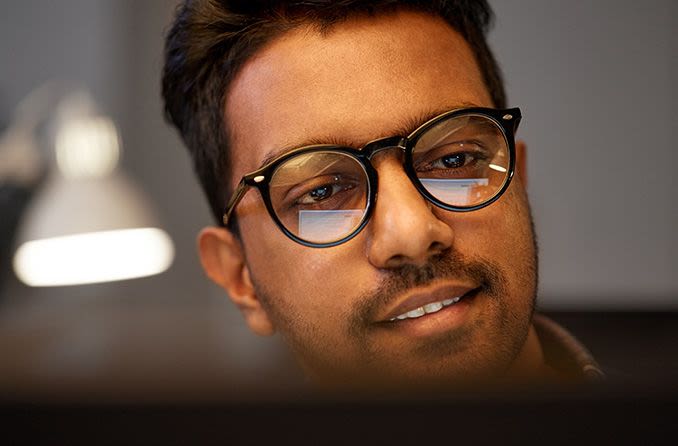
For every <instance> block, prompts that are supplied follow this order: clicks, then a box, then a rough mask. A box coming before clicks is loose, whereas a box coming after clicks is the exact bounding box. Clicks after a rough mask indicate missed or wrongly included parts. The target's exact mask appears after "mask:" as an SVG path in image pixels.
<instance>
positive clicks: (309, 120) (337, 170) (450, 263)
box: [163, 0, 602, 389]
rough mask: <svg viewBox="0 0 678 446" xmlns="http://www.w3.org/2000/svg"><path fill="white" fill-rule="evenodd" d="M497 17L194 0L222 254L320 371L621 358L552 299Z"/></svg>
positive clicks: (209, 259) (507, 371)
mask: <svg viewBox="0 0 678 446" xmlns="http://www.w3.org/2000/svg"><path fill="white" fill-rule="evenodd" d="M491 16H492V14H491V11H490V8H489V6H488V5H487V4H486V2H485V1H460V0H448V1H445V0H439V1H433V0H432V1H423V0H422V1H389V0H383V1H366V0H345V1H341V2H334V1H322V0H313V1H266V2H239V1H238V2H236V1H214V0H213V1H201V0H193V1H187V2H185V3H184V4H183V6H181V7H180V9H179V10H178V14H177V17H176V20H175V22H174V24H173V27H172V29H171V30H170V32H169V35H168V38H167V47H166V63H165V70H164V75H163V94H164V98H165V104H166V111H167V115H168V117H169V119H170V120H171V121H172V123H173V124H174V125H175V126H176V127H177V128H178V129H179V131H180V133H181V135H182V137H183V139H184V141H185V143H186V145H187V146H188V148H189V150H190V151H191V154H192V156H193V160H194V162H195V168H196V170H197V173H198V176H199V178H200V180H201V183H202V186H203V188H204V190H205V192H206V194H207V196H208V198H209V201H210V205H211V208H212V211H213V213H214V215H215V217H216V219H217V221H218V222H219V223H220V226H218V227H209V228H206V229H204V230H203V231H202V232H201V234H200V236H199V250H200V256H201V260H202V264H203V267H204V269H205V271H206V273H207V275H208V276H209V277H210V278H211V279H212V280H213V281H214V282H216V283H217V284H219V285H220V286H221V287H223V288H224V290H225V291H226V292H227V293H228V295H229V296H230V298H231V299H232V300H233V302H234V303H235V304H236V305H237V306H238V307H239V309H240V310H241V312H242V314H243V316H244V318H245V320H246V321H247V324H248V325H249V327H250V329H251V330H252V331H253V332H255V333H257V334H260V335H270V334H272V333H274V332H276V331H277V332H279V333H280V334H281V335H282V337H283V338H284V339H285V340H286V341H287V342H288V343H289V345H290V347H291V349H292V351H293V352H294V353H295V355H296V357H297V358H298V360H299V363H300V364H301V366H302V367H303V369H304V370H305V371H306V373H307V374H308V376H310V377H311V378H313V379H314V381H316V382H317V383H319V384H321V385H327V386H331V387H340V388H344V387H345V386H355V387H359V388H369V389H375V388H379V389H393V388H395V389H398V388H400V389H402V388H406V387H407V386H408V385H412V384H416V387H415V388H417V389H424V388H427V387H430V388H440V387H442V386H444V387H449V388H456V387H459V386H465V387H466V388H468V386H473V385H474V384H482V385H487V384H489V383H491V384H496V385H500V386H504V385H511V386H513V385H516V384H531V383H535V382H539V383H547V384H551V383H572V382H585V381H587V380H591V379H595V378H599V377H602V372H601V371H600V369H599V367H598V366H597V364H596V363H595V361H594V360H593V359H592V358H591V357H590V355H589V354H588V352H587V351H586V349H584V348H583V347H582V346H581V345H579V344H578V343H576V341H575V340H574V338H572V337H571V336H570V335H569V334H567V332H565V331H564V330H563V329H562V328H560V327H558V326H557V325H555V324H554V323H553V322H551V321H549V320H548V319H546V318H543V317H540V316H538V315H534V314H533V313H534V306H535V297H536V290H537V252H536V242H535V237H534V231H533V228H532V223H531V216H530V209H529V204H528V200H527V196H526V192H525V184H526V177H527V172H526V169H525V144H524V143H522V142H520V141H519V142H515V139H514V134H515V132H516V131H517V129H518V123H519V121H520V119H521V114H520V110H519V109H517V108H511V109H509V108H507V106H506V99H505V93H504V88H503V85H502V81H501V76H500V73H499V69H498V67H497V65H496V62H495V60H494V58H493V55H492V53H491V51H490V50H489V48H488V46H487V44H486V41H485V33H486V31H487V28H488V26H489V23H490V21H491ZM254 189H257V190H254Z"/></svg>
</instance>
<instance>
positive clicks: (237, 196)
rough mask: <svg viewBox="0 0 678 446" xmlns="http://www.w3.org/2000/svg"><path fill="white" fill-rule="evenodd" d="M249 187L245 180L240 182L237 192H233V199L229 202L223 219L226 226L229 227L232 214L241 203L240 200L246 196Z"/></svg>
mask: <svg viewBox="0 0 678 446" xmlns="http://www.w3.org/2000/svg"><path fill="white" fill-rule="evenodd" d="M249 187H250V186H249V185H248V184H246V183H245V179H244V178H243V179H242V180H240V183H239V184H238V187H237V188H236V189H235V192H233V195H232V196H231V199H230V200H229V201H228V204H227V205H226V212H225V213H224V217H223V222H224V226H228V222H229V220H230V218H231V214H232V213H233V210H234V209H235V207H236V206H237V204H238V203H239V202H240V200H242V197H244V196H245V192H247V189H248V188H249Z"/></svg>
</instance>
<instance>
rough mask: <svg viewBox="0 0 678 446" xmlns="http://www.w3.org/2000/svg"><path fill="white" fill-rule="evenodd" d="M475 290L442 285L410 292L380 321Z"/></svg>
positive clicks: (455, 285) (460, 286) (453, 285)
mask: <svg viewBox="0 0 678 446" xmlns="http://www.w3.org/2000/svg"><path fill="white" fill-rule="evenodd" d="M476 288H477V287H474V286H468V285H459V284H443V285H438V286H434V287H428V288H424V289H418V290H415V291H412V292H410V293H407V294H404V295H403V297H402V298H400V299H398V300H397V303H396V305H395V306H393V307H392V308H391V309H390V310H389V311H388V313H386V315H385V316H384V317H383V318H381V320H382V321H389V320H391V319H393V318H394V317H397V316H400V315H401V314H404V313H407V312H408V311H412V310H416V309H417V308H419V307H423V306H424V305H426V304H430V303H433V302H441V301H443V300H445V299H450V298H454V297H459V296H463V295H464V294H467V293H469V292H470V291H473V290H474V289H476Z"/></svg>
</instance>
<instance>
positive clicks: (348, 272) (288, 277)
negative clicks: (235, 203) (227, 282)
mask: <svg viewBox="0 0 678 446" xmlns="http://www.w3.org/2000/svg"><path fill="white" fill-rule="evenodd" d="M250 217H253V215H251V216H248V217H247V218H243V219H242V220H241V223H242V226H241V235H242V241H243V245H244V247H245V253H246V258H247V265H248V267H249V269H250V274H251V276H252V280H253V281H254V282H255V285H256V286H257V287H258V288H259V289H260V290H262V291H263V293H262V294H264V295H265V296H264V297H268V300H269V301H270V302H266V303H267V306H268V308H269V310H270V311H271V312H272V313H273V315H272V316H273V317H274V318H275V319H278V321H277V322H278V324H279V325H280V323H282V324H283V325H285V326H291V325H294V324H296V323H297V322H296V320H301V319H303V320H305V321H323V324H325V325H326V326H328V325H327V322H328V321H327V320H328V319H330V320H331V319H333V318H334V319H337V320H338V319H344V320H345V319H346V318H344V317H343V316H341V315H342V314H344V313H346V312H347V311H348V310H347V309H348V308H349V307H350V304H348V302H347V301H350V296H351V294H349V293H351V292H352V293H353V294H355V290H356V286H355V282H353V281H352V279H351V277H354V276H355V275H356V272H357V271H354V270H357V266H358V262H356V261H355V255H356V254H355V253H354V249H353V248H354V246H355V245H351V244H345V245H341V246H338V247H334V248H309V247H305V246H302V245H300V244H298V243H296V242H294V241H293V240H291V239H289V238H288V237H287V236H285V234H283V233H282V231H281V230H280V229H279V228H278V227H277V225H276V224H275V222H273V220H272V219H271V218H270V216H269V215H268V214H267V213H266V212H265V210H264V215H263V217H261V218H250ZM351 284H353V286H351ZM291 315H304V317H303V318H300V317H299V318H295V317H293V316H291ZM311 323H312V322H311ZM329 325H336V324H335V323H333V322H332V323H330V324H329ZM281 328H282V327H281Z"/></svg>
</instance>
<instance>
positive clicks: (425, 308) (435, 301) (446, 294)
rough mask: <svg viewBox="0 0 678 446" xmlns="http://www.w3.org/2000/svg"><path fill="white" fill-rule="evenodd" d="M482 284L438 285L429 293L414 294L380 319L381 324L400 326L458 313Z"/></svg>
mask: <svg viewBox="0 0 678 446" xmlns="http://www.w3.org/2000/svg"><path fill="white" fill-rule="evenodd" d="M481 290H482V286H479V287H475V288H471V287H449V286H448V287H440V288H438V289H436V290H434V291H433V292H431V293H426V294H418V295H414V296H412V297H410V298H408V299H406V300H405V301H404V302H402V303H401V304H400V305H398V306H397V307H396V308H394V309H393V310H392V311H390V312H389V314H388V315H387V316H386V317H385V318H384V319H383V320H382V323H383V324H388V325H393V326H396V325H397V326H400V325H411V324H412V323H418V322H419V321H422V322H423V321H425V320H429V319H430V320H433V319H439V318H440V317H443V316H444V315H445V314H447V313H459V312H460V311H462V310H463V309H464V308H468V306H469V304H470V303H471V302H472V300H473V298H474V297H476V296H477V295H478V294H479V293H480V291H481Z"/></svg>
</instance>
